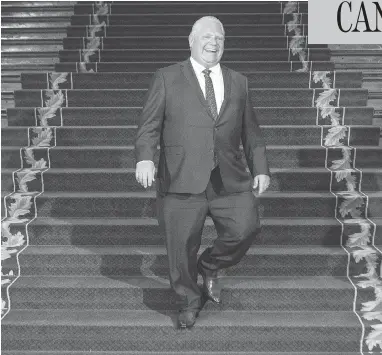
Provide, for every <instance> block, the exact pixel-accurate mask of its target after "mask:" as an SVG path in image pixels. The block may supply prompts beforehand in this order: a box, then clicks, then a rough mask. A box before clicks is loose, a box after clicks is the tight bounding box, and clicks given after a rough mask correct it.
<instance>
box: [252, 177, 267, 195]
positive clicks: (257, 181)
mask: <svg viewBox="0 0 382 355" xmlns="http://www.w3.org/2000/svg"><path fill="white" fill-rule="evenodd" d="M270 181H271V178H270V177H269V176H268V175H264V174H261V175H256V176H255V178H254V180H253V188H254V189H256V188H257V186H258V187H259V195H261V194H262V193H263V192H264V191H265V190H266V189H267V188H268V187H269V183H270Z"/></svg>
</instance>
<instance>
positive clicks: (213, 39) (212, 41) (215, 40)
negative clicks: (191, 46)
mask: <svg viewBox="0 0 382 355" xmlns="http://www.w3.org/2000/svg"><path fill="white" fill-rule="evenodd" d="M211 43H212V44H217V43H218V40H217V38H216V37H213V36H212V37H211Z"/></svg>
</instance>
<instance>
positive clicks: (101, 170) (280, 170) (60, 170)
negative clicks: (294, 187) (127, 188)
mask: <svg viewBox="0 0 382 355" xmlns="http://www.w3.org/2000/svg"><path fill="white" fill-rule="evenodd" d="M360 170H361V171H362V172H364V173H378V174H381V173H382V168H362V169H360ZM14 171H16V170H15V169H14V168H2V169H1V172H2V173H4V174H9V173H12V172H14ZM270 171H271V173H284V174H287V173H291V174H294V173H323V172H329V170H328V169H326V168H325V167H317V168H310V167H308V168H298V167H296V168H272V167H271V168H270ZM46 172H49V173H55V174H59V173H61V174H62V173H65V174H66V173H97V174H100V173H109V174H112V173H126V172H127V173H134V172H135V168H49V169H48V170H46Z"/></svg>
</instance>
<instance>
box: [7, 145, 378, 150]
mask: <svg viewBox="0 0 382 355" xmlns="http://www.w3.org/2000/svg"><path fill="white" fill-rule="evenodd" d="M352 147H353V148H357V149H363V150H381V151H382V146H370V145H352ZM341 148H342V147H334V148H333V149H341ZM345 148H346V147H345ZM1 149H3V150H5V149H7V150H20V147H15V146H4V147H2V148H1ZM37 149H38V148H37ZM50 149H51V150H56V149H60V150H77V149H80V150H92V149H95V150H99V149H102V150H134V146H133V145H118V146H115V145H102V146H100V145H96V146H95V145H82V146H55V147H51V148H50ZM270 149H277V150H281V149H282V150H295V149H298V150H317V149H324V147H323V146H321V145H267V150H270Z"/></svg>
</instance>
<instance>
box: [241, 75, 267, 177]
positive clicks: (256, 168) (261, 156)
mask: <svg viewBox="0 0 382 355" xmlns="http://www.w3.org/2000/svg"><path fill="white" fill-rule="evenodd" d="M246 95H247V97H246V100H245V108H244V114H243V127H242V131H241V140H242V143H243V149H244V154H245V157H246V159H247V163H248V167H249V170H250V172H251V174H252V176H253V177H255V176H256V175H259V174H265V175H269V176H270V171H269V167H268V161H267V157H266V147H265V142H264V138H263V135H262V133H261V130H260V127H259V125H258V123H257V119H256V115H255V112H254V110H253V106H252V102H251V98H250V93H249V89H248V79H247V78H246Z"/></svg>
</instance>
